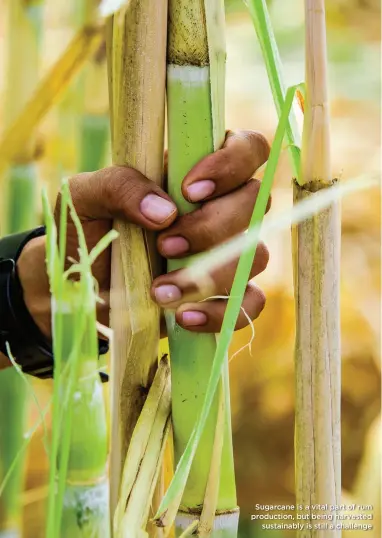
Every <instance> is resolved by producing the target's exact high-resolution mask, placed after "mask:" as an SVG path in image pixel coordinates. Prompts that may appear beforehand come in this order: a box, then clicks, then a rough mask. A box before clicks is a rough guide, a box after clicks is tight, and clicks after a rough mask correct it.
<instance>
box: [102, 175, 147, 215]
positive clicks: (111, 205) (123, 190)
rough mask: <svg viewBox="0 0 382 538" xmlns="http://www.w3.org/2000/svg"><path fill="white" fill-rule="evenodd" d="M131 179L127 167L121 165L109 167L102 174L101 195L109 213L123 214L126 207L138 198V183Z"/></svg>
mask: <svg viewBox="0 0 382 538" xmlns="http://www.w3.org/2000/svg"><path fill="white" fill-rule="evenodd" d="M132 179H133V178H132V177H131V174H130V173H129V169H128V168H125V167H122V166H119V167H111V168H110V169H107V172H106V173H105V174H104V175H103V181H102V187H101V188H102V197H103V199H104V201H105V206H106V207H107V209H108V211H109V212H110V213H111V214H113V215H125V214H126V209H127V208H128V207H130V206H131V205H132V204H133V203H134V202H135V201H136V200H137V199H138V197H139V194H140V189H139V185H138V184H137V182H136V181H133V180H132Z"/></svg>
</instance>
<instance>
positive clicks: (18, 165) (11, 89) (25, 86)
mask: <svg viewBox="0 0 382 538" xmlns="http://www.w3.org/2000/svg"><path fill="white" fill-rule="evenodd" d="M3 8H5V9H4V15H5V17H6V19H7V25H6V31H7V34H8V35H7V46H8V47H7V62H6V63H7V69H6V74H5V79H6V91H5V100H4V101H5V102H4V120H5V121H4V123H5V125H9V124H10V123H11V122H12V121H13V120H14V118H15V116H17V114H18V113H19V111H20V110H21V109H22V107H23V106H24V105H25V103H26V101H27V99H28V98H29V96H30V94H31V92H32V91H33V87H34V86H35V85H36V83H37V78H38V63H39V61H38V60H39V38H40V32H41V18H42V17H41V16H42V5H41V2H37V3H36V2H25V1H20V0H12V1H8V2H7V3H6V5H5V6H3ZM34 154H35V139H34V137H30V139H29V140H28V141H27V143H26V144H25V145H24V147H22V148H19V149H18V151H17V153H15V155H14V159H13V161H12V162H11V165H10V167H9V170H8V172H7V174H6V177H5V180H6V185H5V191H6V193H5V200H7V203H6V206H5V209H6V211H5V212H3V213H2V215H6V218H5V221H4V220H3V218H1V220H3V223H2V224H3V228H5V232H6V233H17V232H20V231H23V230H27V229H29V228H32V227H33V226H34V225H35V224H36V213H37V207H36V185H37V174H36V168H35V164H34V162H33V161H34ZM16 358H17V357H16ZM9 401H12V405H11V406H9V405H8V404H9ZM26 403H27V394H26V385H25V383H24V382H23V379H22V378H21V376H20V375H19V373H18V372H17V371H16V369H15V368H7V369H6V370H2V371H1V372H0V409H1V412H0V414H1V422H0V428H1V432H0V460H1V461H0V483H1V482H2V480H3V479H4V477H5V476H6V473H7V471H8V469H9V468H10V466H11V465H12V463H13V459H14V458H15V457H16V454H17V453H18V452H19V451H20V449H21V447H22V446H23V443H24V430H25V427H26ZM24 471H25V453H23V455H22V456H21V457H20V458H19V460H18V462H17V464H16V465H15V467H14V470H13V472H12V474H11V476H10V478H9V480H8V481H7V483H6V485H5V488H4V491H3V493H2V495H1V498H0V536H1V537H15V538H16V537H18V536H21V530H22V506H21V494H22V490H23V479H24Z"/></svg>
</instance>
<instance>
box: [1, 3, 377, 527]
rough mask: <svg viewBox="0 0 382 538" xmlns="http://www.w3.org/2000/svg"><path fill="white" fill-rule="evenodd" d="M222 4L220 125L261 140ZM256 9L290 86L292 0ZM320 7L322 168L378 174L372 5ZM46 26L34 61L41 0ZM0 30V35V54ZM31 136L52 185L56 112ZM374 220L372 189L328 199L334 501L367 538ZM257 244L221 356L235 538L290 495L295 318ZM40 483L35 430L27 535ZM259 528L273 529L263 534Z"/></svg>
mask: <svg viewBox="0 0 382 538" xmlns="http://www.w3.org/2000/svg"><path fill="white" fill-rule="evenodd" d="M69 4H70V3H69V2H68V6H69ZM226 4H227V49H228V61H227V121H226V124H227V127H229V128H231V129H235V128H248V129H255V130H259V131H262V132H263V133H265V135H266V136H267V138H268V139H269V140H270V141H271V140H272V137H273V134H274V131H275V127H276V124H277V118H276V113H275V109H274V106H273V102H272V97H271V93H270V89H269V86H268V80H267V76H266V72H265V69H264V66H263V62H262V58H261V54H260V50H259V47H258V44H257V40H256V35H255V32H254V29H253V26H252V24H251V21H250V19H249V15H248V14H247V12H246V11H245V8H244V6H243V3H242V2H241V1H239V0H237V1H236V0H231V1H227V2H226ZM269 4H270V9H271V16H272V22H273V23H274V28H275V32H276V37H277V39H278V44H279V47H280V50H281V56H282V59H283V62H284V68H285V77H286V80H287V83H288V84H295V83H298V82H301V81H302V80H303V79H304V35H303V22H304V21H303V1H302V0H273V1H271V2H269ZM327 5H328V47H329V61H330V95H331V103H332V108H331V110H332V150H333V161H334V172H335V174H336V176H337V177H340V178H341V180H342V181H347V180H349V179H351V178H355V177H358V176H361V175H362V176H365V177H367V176H370V175H373V174H375V173H376V172H378V171H379V162H380V142H381V141H380V133H381V125H380V7H379V2H378V1H377V0H330V1H328V2H327ZM0 10H1V3H0ZM0 19H1V15H0ZM46 26H47V30H46V32H45V37H44V40H45V46H44V48H43V50H44V66H45V69H46V68H47V67H48V65H50V64H51V63H52V62H53V61H54V60H55V59H56V58H57V56H58V55H59V54H60V52H62V50H63V48H64V47H65V44H66V43H67V42H68V41H69V39H70V37H71V35H72V32H73V30H72V27H71V19H70V12H69V8H68V12H67V14H66V16H65V14H64V15H63V14H62V12H61V14H60V16H58V14H57V12H56V11H55V2H54V0H47V11H46ZM2 38H3V36H2V35H0V50H2V49H3V47H2V45H3V43H2ZM0 72H1V70H0ZM1 76H2V75H1V74H0V77H1ZM3 89H4V80H3V79H0V92H3ZM0 100H1V95H0ZM65 100H66V101H65ZM65 102H70V92H69V93H68V94H66V96H65V97H64V100H63V101H62V102H61V114H62V110H65V109H64V108H63V106H64V105H63V104H62V103H64V104H65ZM64 114H65V112H64ZM77 120H78V118H76V115H75V113H74V114H73V111H70V107H68V116H67V123H68V126H69V127H68V128H69V129H73V132H75V130H76V122H77ZM40 136H41V140H42V142H43V144H44V146H45V153H44V156H43V158H42V160H41V161H40V168H41V174H42V177H43V178H44V181H45V182H48V183H49V184H50V186H51V192H52V194H53V193H54V191H55V189H56V186H57V184H58V181H57V177H58V168H57V162H56V160H57V158H58V159H62V160H63V161H65V162H64V165H63V166H64V170H65V173H74V172H75V171H76V162H77V161H76V159H77V158H78V155H77V148H76V143H75V140H76V139H75V137H73V138H72V139H71V140H72V141H71V143H69V144H65V145H64V146H63V147H58V145H59V144H60V133H59V132H58V131H57V112H53V113H52V114H50V115H49V117H48V118H47V119H46V121H44V123H43V126H42V128H41V129H40ZM291 205H292V189H291V170H290V168H289V162H288V157H287V155H286V154H285V152H284V154H283V156H282V159H281V161H280V164H279V167H278V171H277V177H276V180H275V188H274V190H273V204H272V210H271V212H270V214H269V215H268V216H267V218H273V217H275V215H277V212H279V211H283V210H285V209H287V208H289V207H291ZM380 217H381V214H380V198H379V193H378V191H377V190H376V189H373V190H372V191H363V192H361V193H357V194H356V195H351V196H349V197H348V198H345V199H344V200H343V202H342V225H343V232H342V234H343V236H342V237H343V241H342V269H341V271H342V273H341V291H342V299H341V315H342V362H343V377H342V384H343V388H342V483H343V488H344V490H345V492H346V495H347V497H350V498H355V499H357V501H358V502H362V503H365V504H366V503H367V504H373V505H374V506H375V520H374V529H373V530H372V531H368V535H367V536H368V537H369V538H378V537H379V536H381V528H380V441H381V438H380V407H381V405H380V404H381V402H380V393H381V386H380V385H381V384H380V376H381V371H380V321H381V320H380V306H381V305H380V291H381V290H380ZM268 246H269V249H270V254H271V257H270V263H269V266H268V269H267V271H266V272H265V273H264V274H263V275H261V276H260V277H259V278H258V279H257V282H258V284H259V285H260V286H261V287H262V288H263V289H264V291H265V292H266V295H267V305H266V308H265V310H264V312H263V314H262V315H261V317H260V318H259V320H257V321H256V322H255V331H256V335H255V338H254V340H253V343H252V344H251V346H250V349H249V348H248V346H247V347H245V348H244V349H243V350H241V351H240V353H238V354H237V355H235V357H234V358H233V359H232V361H231V362H230V370H231V393H232V420H233V436H234V448H235V463H236V476H237V487H238V497H239V505H240V507H241V513H242V518H241V519H242V522H241V530H240V533H241V534H240V536H241V538H252V537H255V536H256V537H261V536H262V534H261V530H260V529H259V528H258V527H256V526H255V524H254V523H253V522H252V523H251V522H250V515H251V513H253V511H254V505H255V504H256V503H261V504H282V503H293V502H294V462H293V428H294V377H293V341H294V323H295V320H294V310H293V283H292V265H291V243H290V232H289V230H285V231H283V232H282V233H277V235H274V236H271V237H269V241H268ZM250 339H251V330H250V328H247V329H244V330H242V331H240V332H238V333H236V335H235V338H234V341H233V343H232V347H231V354H232V355H233V354H234V353H235V352H236V351H238V350H239V349H241V348H242V347H243V346H245V345H246V344H248V343H249V341H250ZM34 387H35V390H36V393H37V395H38V397H39V400H40V404H41V406H44V405H46V403H47V402H48V400H49V398H50V391H51V383H49V382H43V381H34ZM37 419H38V410H37V408H36V406H35V404H34V403H32V402H31V403H30V418H29V423H30V425H31V426H32V425H33V423H34V422H35V421H36V420H37ZM48 422H49V421H48ZM46 480H47V458H46V454H45V452H44V446H43V430H42V429H40V430H39V431H38V432H37V434H36V435H35V436H34V438H33V439H32V442H31V445H30V449H29V454H28V476H27V481H26V491H25V494H24V503H25V537H27V538H32V537H33V538H36V537H39V536H42V531H41V528H42V521H43V512H44V502H43V498H44V492H45V485H46ZM378 517H379V521H378ZM263 532H264V531H263ZM349 534H350V533H349ZM289 535H290V536H291V535H292V534H291V533H289ZM358 535H359V532H358V531H356V532H352V533H351V534H350V536H351V537H353V538H358ZM273 536H283V534H282V533H280V534H278V533H277V532H274V533H273Z"/></svg>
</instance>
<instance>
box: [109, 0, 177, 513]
mask: <svg viewBox="0 0 382 538" xmlns="http://www.w3.org/2000/svg"><path fill="white" fill-rule="evenodd" d="M166 33H167V0H160V1H156V2H152V1H151V0H141V1H138V0H132V1H131V2H129V4H128V7H127V9H126V10H124V11H123V13H116V14H115V15H114V17H113V20H112V21H111V22H110V23H109V27H108V31H107V48H108V65H109V81H110V90H109V91H110V94H111V95H110V101H111V107H110V108H111V114H112V115H111V125H112V153H113V163H114V164H117V165H121V166H132V167H134V168H136V169H137V170H139V171H140V172H141V173H143V174H145V175H146V176H147V177H148V178H149V179H151V180H152V181H155V182H156V183H157V184H160V183H161V181H162V175H163V138H164V103H165V74H166V69H165V59H166ZM115 228H116V229H117V230H118V232H119V234H120V236H119V239H118V240H117V241H116V242H115V243H114V245H113V251H112V286H111V326H112V329H113V330H114V341H115V358H114V360H113V364H112V455H111V509H112V513H113V512H114V509H115V507H116V504H117V497H118V489H119V484H120V477H121V471H122V466H123V464H124V461H125V457H126V453H127V449H128V446H129V442H130V439H131V436H132V433H133V429H134V426H135V424H136V422H137V419H138V417H139V414H140V412H141V410H142V407H143V404H144V401H145V398H146V396H145V395H146V394H147V390H148V388H149V386H150V384H151V382H152V379H153V376H154V373H155V370H156V368H157V362H158V344H159V309H158V307H157V306H156V305H155V304H154V303H153V301H152V300H151V298H150V296H149V289H150V285H151V280H152V271H151V266H153V272H154V273H155V267H154V266H155V258H154V257H152V258H151V260H149V259H148V251H151V250H150V247H151V246H152V245H153V237H152V236H150V237H147V241H146V240H145V235H144V234H143V232H142V230H141V229H140V228H139V227H137V226H135V225H132V224H127V223H123V222H116V223H115ZM146 245H147V246H146ZM151 252H152V251H151ZM150 262H151V263H150Z"/></svg>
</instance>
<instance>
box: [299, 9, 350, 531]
mask: <svg viewBox="0 0 382 538" xmlns="http://www.w3.org/2000/svg"><path fill="white" fill-rule="evenodd" d="M305 13H306V48H307V53H306V88H307V91H306V101H305V118H304V133H303V147H302V155H301V163H302V165H301V180H302V185H298V184H297V183H295V185H294V198H295V202H296V203H298V202H299V201H300V200H303V199H306V198H309V197H312V196H314V195H315V194H314V193H315V192H317V191H319V190H320V189H322V188H326V187H329V186H330V185H332V184H333V183H334V181H333V178H332V176H331V164H330V139H329V112H328V97H327V75H326V72H327V67H326V39H325V6H324V0H306V1H305ZM293 234H294V235H293V239H294V241H293V242H294V245H293V246H294V262H295V272H294V277H295V299H296V324H297V327H296V347H295V371H296V422H295V447H296V448H295V462H296V463H295V466H296V502H297V505H302V506H303V508H302V509H303V510H305V506H310V507H311V508H310V514H311V515H312V514H314V513H317V512H320V511H325V509H324V506H325V505H326V504H328V505H339V504H340V499H341V444H340V443H341V438H340V434H341V431H340V427H341V425H340V391H341V379H340V376H341V374H340V371H341V352H340V323H339V319H340V316H339V267H340V211H339V206H338V203H334V204H332V205H331V206H329V207H328V208H327V209H325V210H323V211H321V212H319V213H317V214H316V215H314V216H313V217H311V218H309V219H307V220H305V221H303V222H301V223H300V224H298V225H297V227H296V228H295V229H294V231H293ZM320 505H321V506H320ZM314 506H315V507H314ZM308 512H309V511H308ZM304 513H305V514H306V511H305V512H304ZM306 523H308V521H306ZM309 523H313V524H312V529H308V528H307V526H306V525H305V527H304V530H302V531H299V537H300V538H306V537H313V536H314V537H316V536H317V537H318V536H320V531H318V530H315V528H314V521H312V520H311V521H309ZM325 535H326V536H328V537H337V536H340V535H341V531H339V530H335V529H334V530H327V531H326V532H325Z"/></svg>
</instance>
